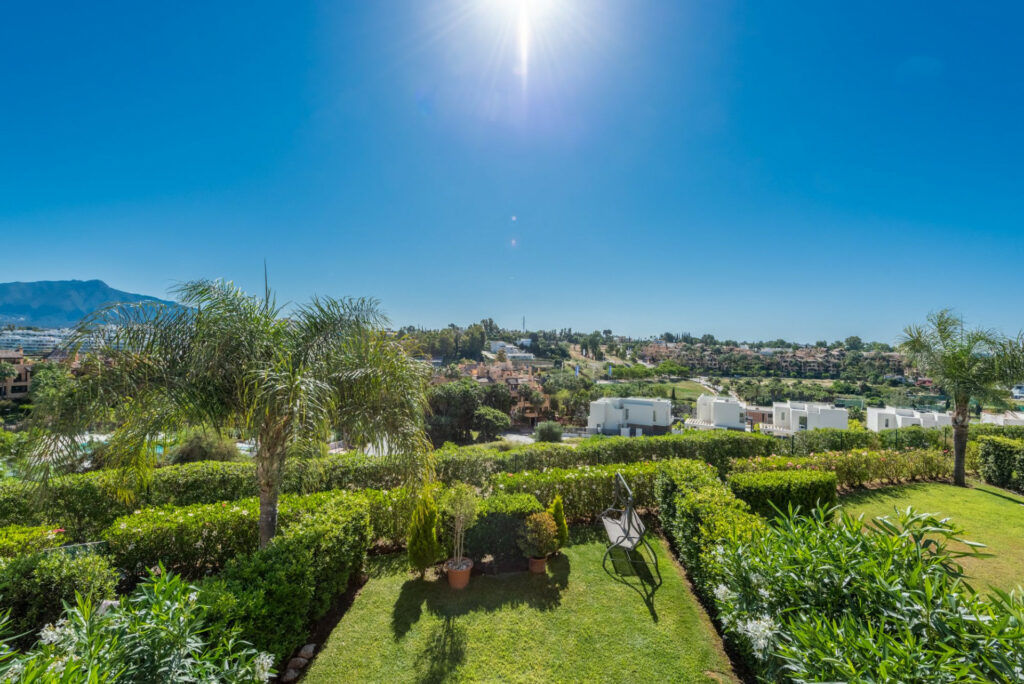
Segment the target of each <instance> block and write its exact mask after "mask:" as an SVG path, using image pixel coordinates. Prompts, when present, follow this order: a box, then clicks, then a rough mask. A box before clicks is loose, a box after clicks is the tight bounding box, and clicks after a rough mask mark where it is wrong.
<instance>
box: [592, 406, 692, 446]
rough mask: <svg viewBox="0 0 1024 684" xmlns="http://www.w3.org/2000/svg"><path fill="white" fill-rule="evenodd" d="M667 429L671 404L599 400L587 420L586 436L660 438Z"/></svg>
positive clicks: (669, 421) (670, 423) (670, 418)
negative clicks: (650, 436) (652, 436)
mask: <svg viewBox="0 0 1024 684" xmlns="http://www.w3.org/2000/svg"><path fill="white" fill-rule="evenodd" d="M671 425H672V402H671V401H669V400H668V399H652V398H649V397H625V398H624V397H602V398H600V399H598V400H597V401H592V402H590V416H589V417H588V418H587V432H590V433H593V434H599V435H622V436H624V437H639V436H641V435H663V434H665V433H666V432H668V429H669V427H670V426H671Z"/></svg>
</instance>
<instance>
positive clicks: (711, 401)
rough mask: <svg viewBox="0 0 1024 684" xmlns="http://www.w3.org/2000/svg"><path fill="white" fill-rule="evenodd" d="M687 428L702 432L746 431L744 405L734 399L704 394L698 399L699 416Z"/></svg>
mask: <svg viewBox="0 0 1024 684" xmlns="http://www.w3.org/2000/svg"><path fill="white" fill-rule="evenodd" d="M686 427H689V428H698V429H701V430H746V429H747V414H746V411H745V410H744V407H743V404H741V403H740V402H738V401H736V400H735V399H733V398H732V397H727V396H721V395H714V394H702V395H700V396H699V397H697V414H696V416H694V417H693V418H690V419H688V420H687V421H686Z"/></svg>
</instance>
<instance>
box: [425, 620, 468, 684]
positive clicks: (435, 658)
mask: <svg viewBox="0 0 1024 684" xmlns="http://www.w3.org/2000/svg"><path fill="white" fill-rule="evenodd" d="M465 658H466V628H465V627H463V626H462V625H459V624H456V622H455V618H454V617H453V616H449V617H446V618H445V619H444V622H442V623H440V624H439V625H437V626H436V627H434V631H433V633H431V635H430V640H429V643H428V644H427V647H426V648H425V649H424V650H423V651H422V652H421V653H420V654H419V655H418V656H416V668H417V669H418V670H421V671H422V674H421V675H420V676H419V678H418V681H420V682H443V681H444V680H445V679H446V678H447V677H448V675H450V674H451V673H452V672H454V671H455V670H456V669H457V668H458V667H459V665H461V664H462V661H463V660H465Z"/></svg>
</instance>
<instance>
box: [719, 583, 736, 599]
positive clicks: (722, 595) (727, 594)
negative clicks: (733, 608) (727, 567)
mask: <svg viewBox="0 0 1024 684" xmlns="http://www.w3.org/2000/svg"><path fill="white" fill-rule="evenodd" d="M732 597H733V593H732V592H731V591H729V587H727V586H725V585H724V584H719V585H718V586H717V587H715V599H716V600H717V601H718V602H719V603H728V602H729V600H730V599H731V598H732Z"/></svg>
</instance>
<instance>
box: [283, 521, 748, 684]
mask: <svg viewBox="0 0 1024 684" xmlns="http://www.w3.org/2000/svg"><path fill="white" fill-rule="evenodd" d="M573 537H574V540H575V541H576V543H574V544H573V545H571V546H570V547H568V548H566V549H564V550H563V553H562V554H561V555H559V556H557V557H554V558H552V559H551V561H550V562H549V567H548V572H547V574H546V575H532V574H530V573H527V572H512V573H507V574H503V575H474V576H473V578H472V580H471V582H470V585H469V587H468V588H467V589H465V590H463V591H461V592H455V591H452V590H451V589H449V588H448V585H447V581H446V580H445V579H444V577H437V578H432V577H431V576H430V575H428V577H427V579H426V580H420V579H419V578H418V576H416V575H414V574H410V573H409V572H408V571H407V569H406V559H405V556H404V555H392V556H381V557H376V558H371V559H370V560H369V561H368V565H369V567H368V572H369V575H370V579H369V581H368V582H367V583H366V585H365V586H364V587H363V588H362V590H361V591H360V593H359V595H358V596H357V597H356V599H355V602H354V603H353V605H352V607H351V608H350V609H349V611H348V612H347V613H346V614H345V615H344V617H343V618H342V619H341V622H339V623H338V626H337V627H336V628H335V629H334V632H333V633H332V634H331V636H330V638H329V639H328V641H327V643H326V644H325V646H324V648H323V650H322V652H321V653H320V655H319V656H318V657H317V658H316V660H315V661H314V662H313V663H312V664H311V665H310V668H309V672H308V674H307V675H306V677H305V679H304V680H303V681H304V682H306V683H307V684H312V683H316V684H320V683H324V684H326V683H327V682H342V681H346V682H447V681H453V682H454V681H486V682H562V681H590V682H708V681H735V679H734V677H733V674H732V670H731V668H730V665H729V661H728V659H727V657H726V656H725V654H724V652H723V651H722V646H721V641H720V640H719V638H718V635H717V634H716V633H715V631H714V628H713V627H712V625H711V623H710V622H709V620H708V619H707V616H706V615H705V613H704V612H703V610H702V609H701V607H700V605H699V604H698V603H697V601H696V599H695V598H694V597H693V595H692V594H691V593H690V589H689V585H688V583H687V582H686V581H685V579H684V578H683V576H682V575H681V570H680V569H679V567H678V566H677V565H675V563H674V562H673V560H672V559H671V557H670V556H669V551H668V549H667V547H666V546H665V545H664V543H663V542H661V541H660V540H657V539H652V546H654V547H655V549H656V550H657V552H658V554H659V557H660V559H659V563H660V569H661V576H662V578H663V582H662V584H661V586H660V587H658V588H657V589H656V590H655V591H654V594H653V599H651V600H650V602H648V601H647V600H646V599H645V596H644V593H643V592H644V590H645V589H646V590H648V591H649V587H650V584H651V581H650V579H651V578H650V576H648V575H646V574H645V573H644V572H643V571H642V570H641V575H642V576H644V577H645V581H643V582H642V581H641V577H639V576H637V574H636V573H633V572H631V570H630V569H629V566H628V564H626V563H624V562H622V561H621V560H620V562H617V563H612V562H609V564H608V567H609V569H612V568H613V567H615V568H616V569H617V570H618V571H619V573H621V574H620V575H619V580H621V581H619V580H617V579H616V577H615V576H613V575H609V574H608V573H606V572H605V571H604V570H603V569H602V566H601V559H602V556H603V555H604V551H605V545H604V543H603V542H602V541H601V540H600V539H599V538H598V537H596V536H595V535H594V534H593V532H592V531H590V530H574V531H573Z"/></svg>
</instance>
